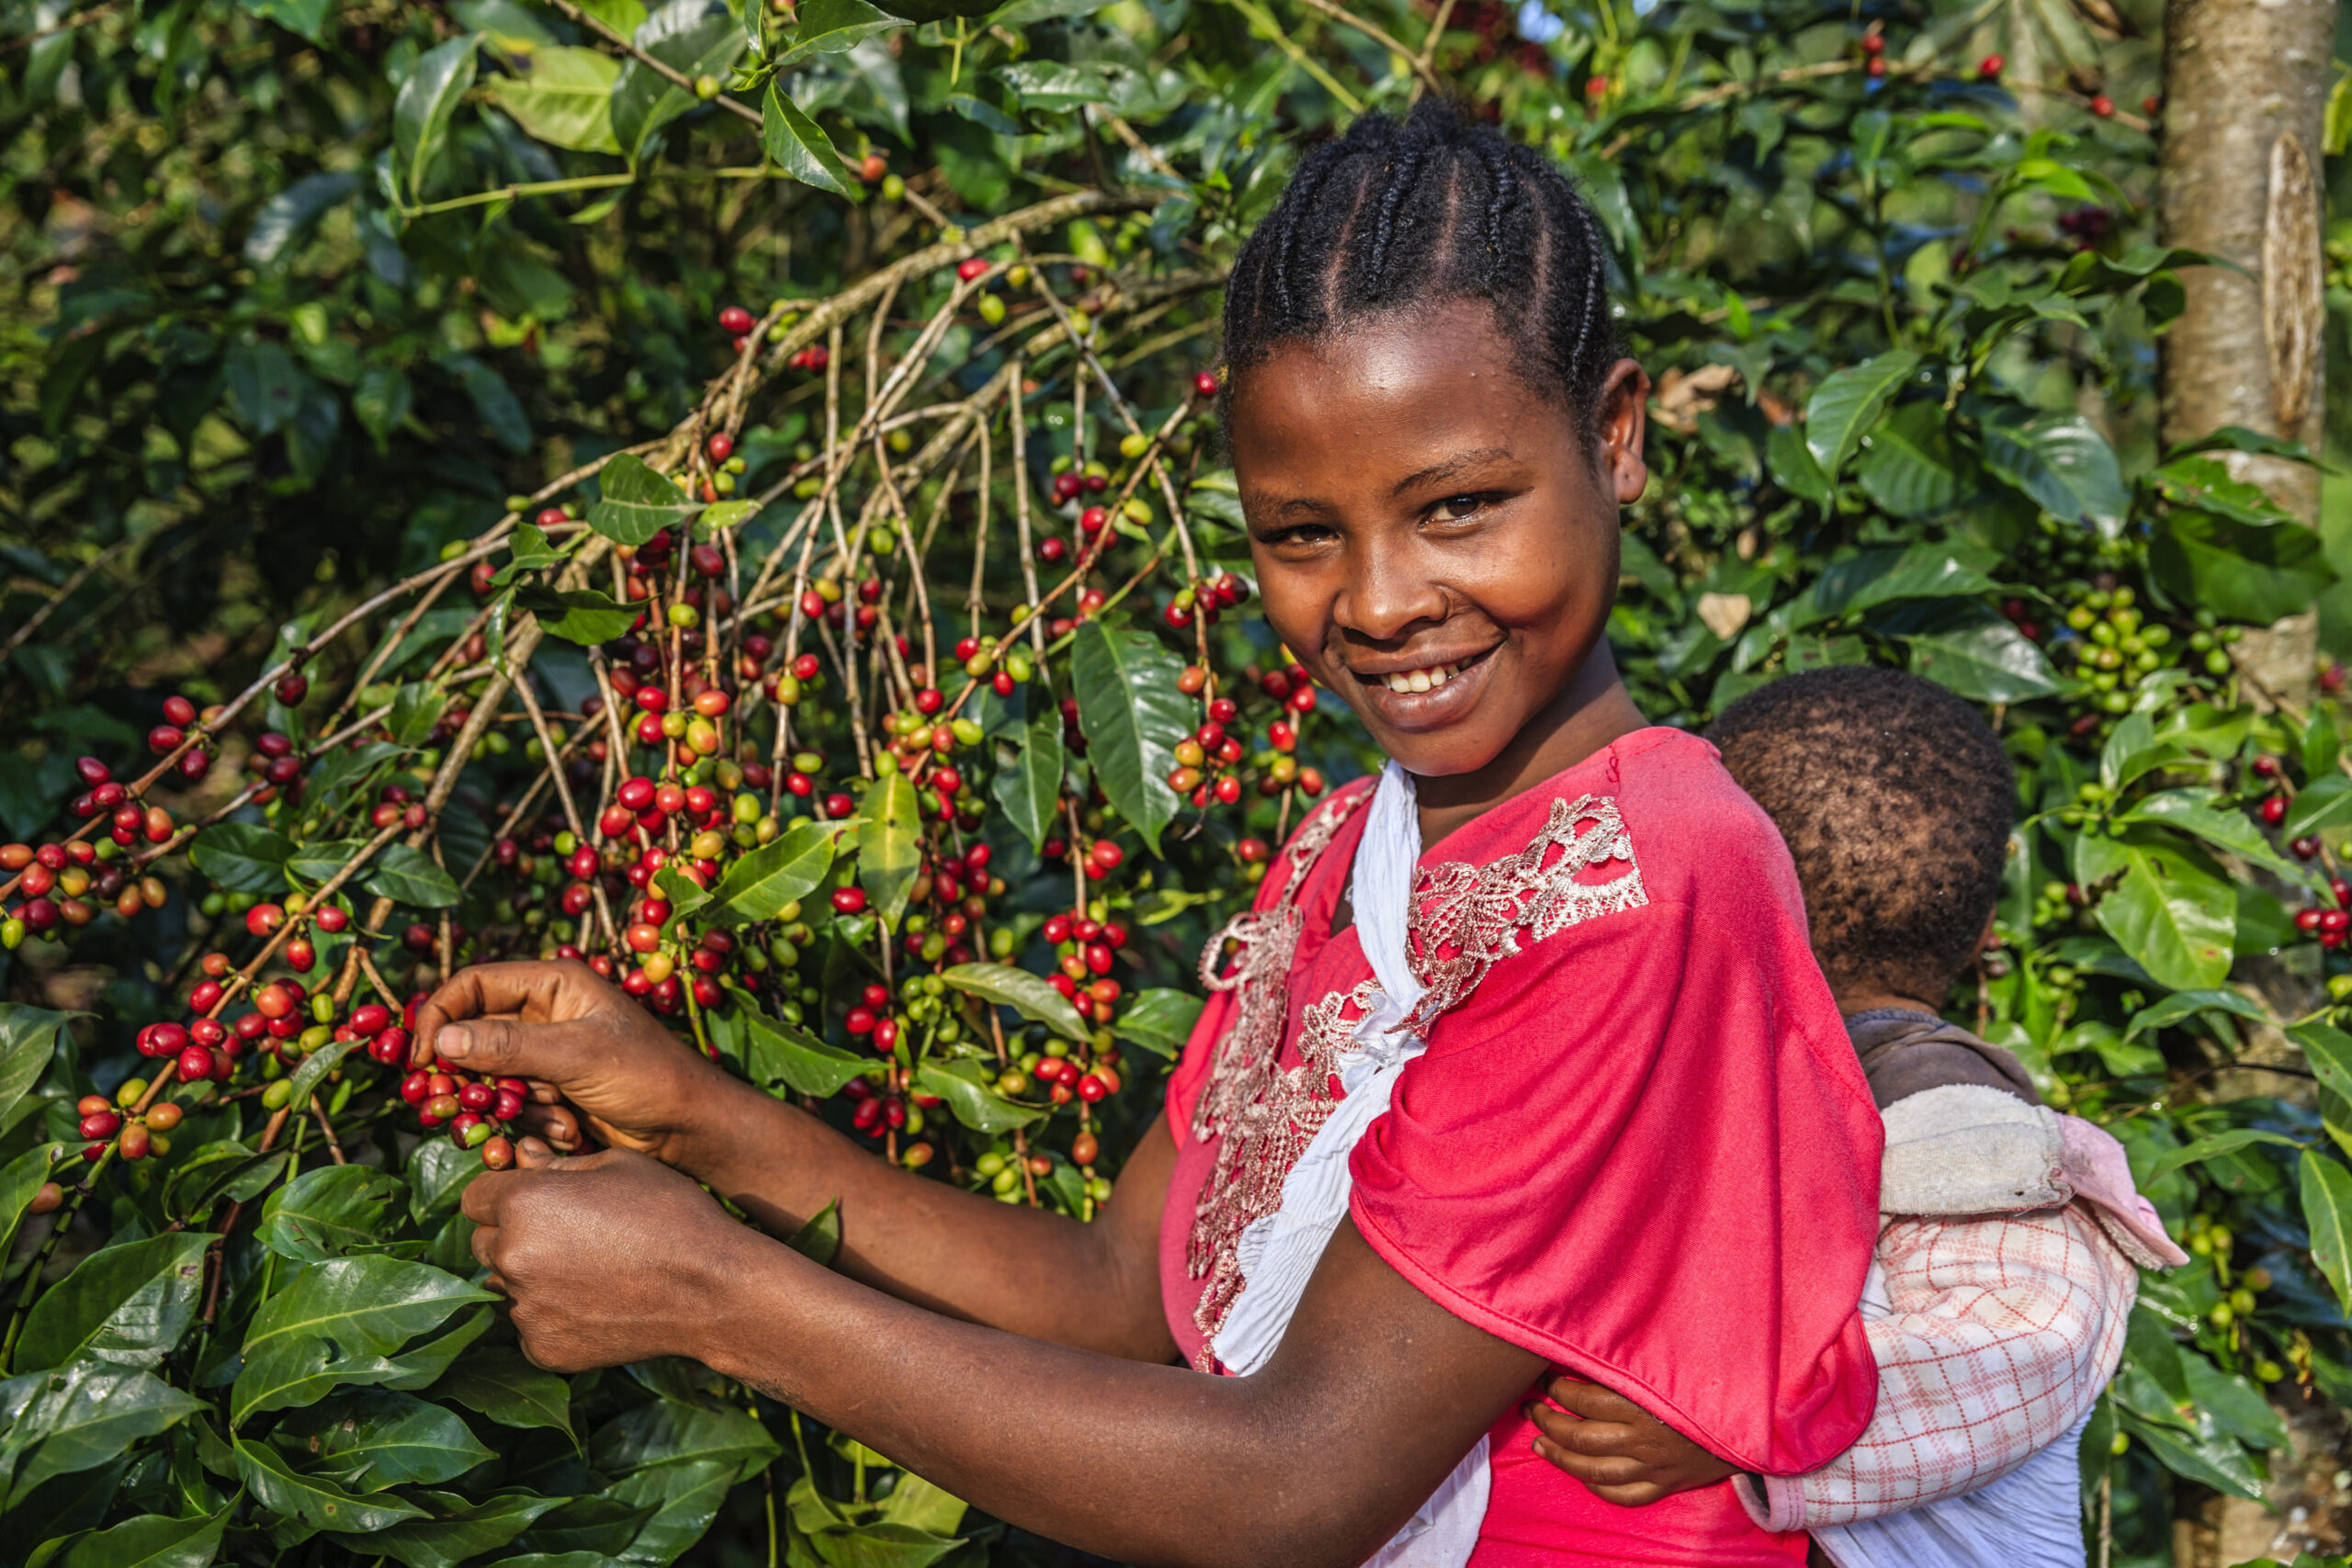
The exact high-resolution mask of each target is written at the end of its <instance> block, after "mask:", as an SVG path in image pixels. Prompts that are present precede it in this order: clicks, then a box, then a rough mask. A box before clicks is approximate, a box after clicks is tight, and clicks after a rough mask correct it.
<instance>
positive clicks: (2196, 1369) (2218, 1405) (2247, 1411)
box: [2180, 1140, 2293, 1451]
mask: <svg viewBox="0 0 2352 1568" xmlns="http://www.w3.org/2000/svg"><path fill="white" fill-rule="evenodd" d="M2282 1141H2283V1140H2282ZM2180 1364H2181V1369H2182V1371H2185V1372H2186V1373H2187V1374H2188V1397H2189V1399H2190V1400H2191V1401H2192V1402H2193V1403H2194V1404H2196V1406H2197V1408H2198V1409H2199V1411H2200V1412H2202V1413H2204V1414H2206V1415H2210V1416H2212V1417H2213V1420H2214V1422H2215V1423H2216V1424H2217V1425H2219V1426H2220V1427H2221V1428H2222V1430H2223V1431H2225V1432H2227V1433H2229V1434H2230V1436H2232V1437H2233V1438H2237V1439H2238V1440H2239V1441H2240V1442H2242V1443H2245V1444H2248V1445H2250V1446H2251V1447H2253V1448H2254V1449H2256V1450H2259V1451H2267V1450H2271V1449H2283V1448H2286V1447H2288V1446H2290V1443H2291V1442H2292V1441H2293V1439H2292V1438H2290V1436H2289V1434H2288V1431H2287V1422H2286V1420H2285V1418H2284V1417H2282V1416H2280V1415H2279V1414H2278V1411H2276V1410H2274V1409H2272V1408H2271V1404H2270V1401H2269V1400H2267V1399H2266V1398H2264V1397H2263V1394H2262V1391H2261V1390H2260V1389H2258V1388H2256V1386H2255V1385H2254V1384H2253V1383H2251V1382H2247V1381H2246V1380H2245V1379H2244V1378H2242V1377H2239V1376H2238V1375H2237V1374H2236V1373H2234V1372H2225V1371H2222V1369H2221V1368H2219V1367H2217V1366H2215V1365H2214V1364H2213V1363H2212V1362H2211V1361H2209V1360H2207V1359H2205V1358H2204V1357H2203V1356H2200V1355H2198V1354H2196V1353H2194V1352H2184V1353H2183V1354H2182V1356H2181V1358H2180Z"/></svg>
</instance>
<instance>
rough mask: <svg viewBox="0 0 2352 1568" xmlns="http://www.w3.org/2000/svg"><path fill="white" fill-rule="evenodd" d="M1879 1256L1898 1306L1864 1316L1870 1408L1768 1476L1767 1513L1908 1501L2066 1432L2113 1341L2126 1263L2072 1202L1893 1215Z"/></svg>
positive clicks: (2131, 1278)
mask: <svg viewBox="0 0 2352 1568" xmlns="http://www.w3.org/2000/svg"><path fill="white" fill-rule="evenodd" d="M1877 1257H1878V1262H1879V1265H1880V1267H1881V1268H1882V1269H1883V1270H1884V1276H1885V1291H1886V1295H1887V1298H1888V1301H1889V1302H1890V1303H1891V1304H1892V1306H1893V1308H1894V1310H1893V1312H1892V1313H1891V1314H1888V1315H1887V1316H1884V1317H1882V1318H1880V1319H1878V1320H1877V1321H1876V1322H1873V1323H1871V1324H1870V1325H1869V1333H1870V1342H1871V1354H1872V1355H1873V1356H1874V1357H1875V1358H1876V1359H1877V1361H1878V1368H1879V1395H1878V1409H1877V1411H1876V1413H1875V1414H1874V1415H1872V1416H1871V1424H1870V1427H1869V1428H1868V1429H1867V1430H1866V1431H1865V1432H1864V1433H1863V1434H1862V1436H1861V1438H1860V1440H1859V1441H1858V1442H1856V1443H1855V1444H1854V1446H1853V1447H1852V1448H1850V1449H1849V1450H1846V1451H1845V1452H1844V1453H1842V1454H1840V1455H1838V1458H1837V1459H1836V1460H1834V1461H1831V1462H1830V1463H1828V1464H1826V1465H1825V1466H1823V1467H1822V1468H1821V1469H1819V1470H1816V1471H1813V1472H1810V1473H1808V1474H1804V1475H1793V1476H1767V1477H1765V1478H1764V1482H1765V1494H1766V1495H1765V1506H1763V1507H1761V1508H1759V1507H1758V1506H1757V1499H1756V1497H1755V1496H1754V1494H1753V1491H1752V1489H1751V1487H1750V1486H1749V1484H1748V1483H1747V1482H1746V1480H1745V1479H1744V1478H1743V1480H1742V1481H1741V1483H1740V1484H1739V1486H1738V1488H1737V1490H1738V1491H1739V1493H1740V1495H1741V1499H1742V1501H1743V1502H1745V1503H1747V1506H1748V1511H1749V1512H1750V1513H1751V1514H1753V1515H1755V1516H1756V1517H1757V1521H1758V1523H1759V1524H1761V1525H1763V1526H1764V1527H1765V1528H1766V1529H1775V1530H1795V1529H1810V1528H1813V1527H1815V1526H1820V1525H1836V1524H1846V1523H1849V1522H1850V1521H1852V1520H1855V1519H1864V1518H1871V1517H1877V1516H1879V1515H1883V1514H1891V1513H1895V1512H1898V1511H1900V1510H1902V1509H1905V1508H1910V1507H1915V1506H1918V1505H1919V1504H1922V1503H1930V1502H1934V1501H1936V1500H1937V1499H1939V1498H1943V1497H1954V1496H1958V1495H1961V1494H1962V1493H1965V1492H1973V1491H1974V1490H1975V1489H1976V1488H1978V1487H1980V1486H1984V1485H1985V1484H1987V1483H1991V1482H1993V1481H1996V1480H1998V1479H1999V1478H2000V1477H2002V1476H2003V1475H2006V1474H2007V1473H2008V1472H2010V1471H2012V1470H2015V1469H2016V1468H2017V1467H2018V1465H2020V1464H2023V1463H2024V1462H2025V1461H2027V1460H2028V1459H2029V1458H2030V1457H2031V1456H2032V1455H2033V1453H2034V1452H2035V1451H2036V1450H2039V1449H2041V1448H2043V1447H2045V1446H2047V1445H2048V1444H2050V1443H2051V1442H2052V1441H2054V1440H2055V1439H2056V1438H2059V1437H2061V1436H2063V1435H2064V1433H2065V1432H2066V1430H2067V1429H2068V1428H2069V1427H2072V1426H2073V1425H2074V1424H2075V1421H2076V1420H2078V1419H2079V1418H2080V1417H2081V1416H2083V1415H2084V1414H2085V1413H2086V1412H2087V1411H2088V1410H2089V1409H2090V1408H2091V1406H2092V1404H2094V1403H2095V1402H2096V1401H2097V1400H2098V1394H2099V1391H2100V1390H2101V1389H2103V1388H2105V1387H2106V1386H2107V1382H2108V1380H2109V1378H2111V1377H2112V1376H2114V1374H2115V1369H2116V1365H2117V1363H2118V1362H2119V1361H2120V1359H2121V1358H2122V1354H2123V1335H2124V1328H2125V1325H2126V1323H2127V1321H2128V1320H2129V1319H2130V1317H2131V1304H2132V1302H2133V1300H2134V1298H2135V1297H2136V1296H2137V1295H2138V1294H2139V1289H2140V1279H2139V1273H2138V1270H2137V1269H2135V1268H2134V1267H2133V1266H2132V1264H2131V1260H2130V1259H2129V1258H2125V1257H2124V1256H2123V1253H2122V1252H2121V1250H2120V1249H2119V1248H2118V1247H2116V1245H2115V1244H2114V1243H2113V1242H2112V1241H2110V1240H2109V1239H2108V1236H2107V1234H2106V1232H2105V1231H2103V1230H2102V1229H2101V1228H2100V1226H2099V1224H2098V1221H2097V1220H2096V1219H2094V1218H2093V1217H2092V1216H2091V1214H2090V1213H2088V1212H2087V1211H2086V1209H2085V1208H2084V1206H2083V1205H2082V1204H2080V1203H2072V1204H2068V1205H2067V1206H2066V1207H2064V1208H2059V1209H2044V1210H2039V1211H2036V1212H2033V1213H2024V1214H2015V1215H1996V1216H1985V1217H1977V1216H1971V1217H1966V1218H1956V1219H1955V1218H1944V1217H1937V1216H1929V1217H1924V1218H1899V1219H1892V1220H1890V1221H1888V1222H1887V1224H1886V1227H1885V1229H1884V1230H1883V1231H1882V1232H1881V1233H1880V1236H1879V1245H1878V1254H1877Z"/></svg>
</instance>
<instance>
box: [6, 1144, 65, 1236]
mask: <svg viewBox="0 0 2352 1568" xmlns="http://www.w3.org/2000/svg"><path fill="white" fill-rule="evenodd" d="M64 1153H65V1145H63V1144H41V1145H38V1146H36V1147H34V1148H30V1149H28V1150H26V1151H25V1152H24V1153H23V1154H20V1155H18V1156H17V1157H16V1158H15V1159H12V1160H10V1161H9V1162H8V1163H7V1164H6V1166H0V1258H6V1257H7V1256H8V1245H9V1243H11V1242H13V1241H15V1240H16V1239H17V1226H18V1225H20V1224H24V1220H25V1213H26V1211H27V1210H28V1209H29V1208H31V1207H32V1201H33V1199H34V1198H35V1197H36V1196H38V1195H39V1194H40V1189H41V1184H42V1183H43V1182H45V1181H47V1180H48V1179H50V1172H51V1169H52V1168H54V1167H55V1166H56V1164H57V1161H58V1158H59V1156H62V1155H63V1154H64Z"/></svg>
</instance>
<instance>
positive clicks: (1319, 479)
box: [1229, 300, 1649, 777]
mask: <svg viewBox="0 0 2352 1568" xmlns="http://www.w3.org/2000/svg"><path fill="white" fill-rule="evenodd" d="M1514 358H1515V355H1514V354H1513V352H1512V345H1511V344H1510V343H1508V342H1507V341H1505V339H1504V338H1503V336H1502V334H1501V333H1500V332H1499V331H1498V328H1497V324H1496V321H1495V315H1494V311H1493V310H1492V308H1491V307H1490V306H1488V305H1487V303H1486V302H1485V301H1483V300H1464V301H1460V302H1456V303H1452V304H1448V305H1445V306H1442V307H1438V308H1435V309H1431V310H1413V311H1397V312H1393V313H1391V314H1388V315H1386V316H1383V317H1379V318H1375V319H1374V320H1373V321H1369V322H1367V323H1365V324H1363V325H1362V326H1359V327H1356V328H1354V329H1352V330H1351V331H1350V332H1348V333H1345V334H1344V335H1341V336H1339V337H1336V338H1334V339H1333V340H1331V341H1329V342H1328V343H1321V344H1305V343H1294V344H1283V346H1282V347H1280V348H1278V349H1276V350H1275V352H1274V353H1273V355H1272V356H1271V357H1269V358H1267V359H1266V360H1264V361H1262V362H1261V363H1260V364H1258V365H1256V366H1253V367H1250V369H1249V370H1248V371H1246V372H1245V373H1243V374H1242V375H1241V376H1240V377H1239V378H1238V379H1237V380H1236V381H1235V383H1234V390H1233V400H1232V409H1231V414H1230V418H1229V431H1230V440H1231V443H1232V449H1233V460H1234V469H1235V473H1236V476H1237V478H1238V480H1239V484H1240V491H1241V503H1242V507H1243V509H1244V511H1245V512H1246V513H1248V516H1249V521H1250V549H1251V553H1252V555H1253V556H1254V558H1255V559H1256V564H1257V569H1258V581H1259V588H1260V592H1261V595H1262V598H1263V602H1264V606H1265V613H1266V618H1267V621H1268V622H1269V623H1270V624H1271V625H1272V626H1273V628H1274V631H1275V633H1276V635H1277V636H1279V637H1281V638H1282V639H1283V642H1284V643H1285V644H1286V645H1287V646H1288V647H1289V648H1290V649H1291V651H1292V652H1293V653H1295V654H1296V655H1297V656H1298V659H1299V661H1300V662H1301V663H1303V664H1305V665H1306V668H1307V670H1308V671H1310V672H1311V673H1312V674H1313V675H1314V676H1315V678H1316V679H1317V681H1319V682H1322V683H1323V684H1324V685H1326V686H1328V687H1329V688H1330V689H1331V690H1332V691H1334V692H1336V693H1338V694H1339V695H1340V699H1341V700H1342V701H1344V702H1346V703H1347V704H1348V705H1349V706H1351V707H1352V708H1354V709H1355V711H1356V712H1357V714H1358V715H1360V716H1362V717H1363V721H1364V724H1365V725H1366V727H1367V728H1370V729H1371V731H1372V734H1373V738H1374V739H1375V740H1377V741H1378V742H1379V743H1380V746H1381V749H1382V750H1385V751H1386V752H1387V753H1388V754H1389V755H1390V756H1392V757H1394V758H1396V759H1397V761H1399V762H1401V763H1403V764H1404V765H1405V767H1406V768H1407V769H1408V770H1409V771H1411V772H1412V773H1417V774H1419V775H1421V776H1423V777H1442V776H1448V775H1453V774H1460V773H1475V772H1476V771H1477V770H1479V769H1481V768H1484V767H1486V766H1487V764H1488V763H1490V762H1492V761H1495V760H1496V759H1497V758H1498V757H1499V756H1501V755H1502V753H1503V751H1504V749H1505V748H1506V747H1508V746H1510V743H1511V741H1512V740H1513V739H1514V738H1516V737H1518V736H1519V734H1520V732H1521V730H1522V729H1523V728H1526V727H1527V725H1528V724H1529V722H1530V721H1531V720H1532V719H1533V718H1535V716H1537V715H1538V714H1540V713H1542V712H1543V711H1544V708H1545V707H1546V705H1548V704H1550V703H1552V702H1553V700H1554V699H1555V697H1558V696H1560V695H1561V694H1563V693H1564V692H1566V689H1567V688H1568V687H1569V685H1570V683H1571V682H1574V681H1575V679H1576V676H1577V672H1578V671H1580V670H1581V669H1582V668H1583V667H1584V664H1585V661H1586V660H1587V659H1588V658H1589V657H1590V655H1591V654H1592V652H1593V649H1595V648H1596V647H1597V646H1598V645H1599V644H1600V638H1601V634H1602V632H1603V630H1604V628H1605V627H1606V625H1607V622H1608V617H1609V609H1610V605H1611V602H1612V601H1613V599H1614V597H1615V594H1616V590H1617V528H1618V522H1617V509H1618V506H1619V505H1620V504H1621V503H1622V502H1629V501H1632V500H1634V498H1635V497H1637V496H1639V495H1640V494H1641V492H1642V487H1643V485H1644V484H1645V483H1646V482H1647V480H1648V469H1647V468H1646V467H1645V465H1644V463H1643V461H1642V458H1641V450H1642V422H1643V410H1644V404H1645V401H1646V399H1647V395H1648V389H1649V381H1648V378H1646V377H1645V376H1644V375H1643V374H1642V372H1641V370H1640V368H1639V367H1636V366H1634V364H1633V363H1632V362H1631V361H1622V362H1620V363H1619V364H1618V365H1617V366H1616V367H1614V368H1613V369H1612V370H1611V374H1610V378H1609V381H1608V383H1607V387H1606V389H1604V392H1603V394H1602V400H1601V411H1600V412H1601V419H1600V422H1599V423H1600V437H1601V440H1600V446H1599V448H1598V449H1597V450H1596V449H1595V448H1593V447H1592V446H1589V444H1588V443H1587V441H1586V440H1585V438H1584V436H1583V435H1582V434H1580V432H1579V430H1578V428H1577V420H1576V418H1575V416H1574V414H1573V413H1572V412H1570V411H1569V410H1568V409H1567V408H1566V407H1564V406H1563V405H1562V404H1561V402H1560V401H1559V400H1558V399H1557V398H1556V397H1547V396H1544V395H1541V394H1539V393H1538V392H1536V391H1535V390H1534V389H1531V388H1530V387H1529V385H1528V384H1527V382H1526V381H1525V380H1523V379H1522V378H1521V377H1520V375H1519V374H1518V373H1517V371H1516V370H1514V369H1513V362H1514Z"/></svg>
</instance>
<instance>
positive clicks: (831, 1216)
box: [785, 1200, 842, 1267]
mask: <svg viewBox="0 0 2352 1568" xmlns="http://www.w3.org/2000/svg"><path fill="white" fill-rule="evenodd" d="M785 1245H786V1247H790V1248H792V1250H793V1251H795V1252H797V1253H798V1254H800V1256H802V1257H803V1258H808V1259H809V1261H810V1262H812V1263H821V1264H824V1265H826V1266H828V1267H831V1263H832V1261H833V1258H835V1257H836V1256H837V1255H838V1254H839V1253H840V1252H841V1249H842V1206H841V1203H840V1201H838V1200H836V1201H833V1202H831V1203H828V1204H826V1205H825V1206H824V1207H823V1208H821V1209H820V1210H818V1211H817V1212H816V1213H813V1214H811V1215H809V1219H808V1222H807V1223H806V1224H803V1225H802V1226H801V1227H800V1228H799V1229H798V1230H797V1231H794V1232H793V1233H792V1235H790V1236H788V1237H786V1240H785Z"/></svg>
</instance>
